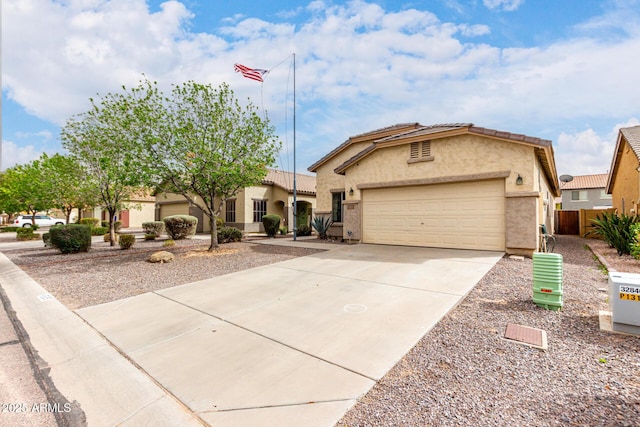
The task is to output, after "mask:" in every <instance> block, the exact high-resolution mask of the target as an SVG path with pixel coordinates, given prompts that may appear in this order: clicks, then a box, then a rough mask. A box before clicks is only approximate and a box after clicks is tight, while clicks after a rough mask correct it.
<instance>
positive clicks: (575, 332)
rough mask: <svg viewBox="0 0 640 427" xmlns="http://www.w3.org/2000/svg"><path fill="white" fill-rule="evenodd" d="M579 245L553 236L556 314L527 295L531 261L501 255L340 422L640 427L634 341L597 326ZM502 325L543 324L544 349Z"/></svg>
mask: <svg viewBox="0 0 640 427" xmlns="http://www.w3.org/2000/svg"><path fill="white" fill-rule="evenodd" d="M586 243H591V241H587V240H585V239H581V238H578V237H571V236H559V238H558V245H557V246H556V252H557V253H560V254H562V255H563V261H564V263H563V294H564V295H563V299H564V307H563V309H562V310H561V311H551V310H546V309H543V308H539V307H537V306H536V305H535V304H534V303H533V302H532V301H531V292H532V291H531V289H532V284H533V279H532V265H533V262H532V260H531V259H525V260H523V261H518V260H513V259H509V258H507V257H505V258H503V259H502V260H501V261H500V262H499V263H498V264H497V265H496V266H495V267H494V268H493V269H492V270H491V271H490V272H489V273H488V274H487V275H486V276H485V277H484V278H483V279H482V281H481V282H480V283H479V284H478V285H477V286H476V287H475V288H474V290H473V291H472V292H471V293H470V294H469V295H468V297H467V298H466V299H465V300H464V301H463V302H462V303H461V304H460V305H459V306H458V307H457V308H456V309H455V310H453V311H452V312H450V314H449V315H447V316H446V317H445V318H444V319H443V320H442V321H441V322H440V323H438V325H436V326H435V327H434V328H433V329H432V330H431V331H430V332H429V333H428V334H426V335H425V336H424V337H423V338H422V339H421V340H420V341H419V342H418V343H417V344H416V346H415V347H414V348H413V349H412V350H411V351H410V352H409V353H408V354H407V355H406V356H405V357H404V358H403V359H402V360H401V361H400V362H399V363H398V364H397V365H396V366H395V367H394V368H393V369H392V370H391V371H390V372H389V373H388V374H387V375H386V376H385V377H384V378H382V380H380V381H379V382H378V383H377V384H376V386H375V387H374V388H373V389H372V390H371V391H370V392H369V393H367V394H366V395H365V396H364V397H362V398H361V399H360V401H359V402H358V404H356V406H355V407H354V408H352V410H351V411H349V412H348V413H347V414H346V415H345V417H344V418H343V419H342V420H341V421H340V422H339V423H338V425H339V426H349V427H353V426H461V425H464V426H485V425H500V426H516V425H517V426H520V425H526V426H637V425H640V338H638V337H633V336H628V335H620V334H612V333H608V332H601V331H600V329H599V319H598V311H599V310H605V309H607V307H608V305H607V302H606V299H607V294H606V292H603V291H602V290H601V289H604V288H606V287H607V276H606V275H605V274H604V273H603V271H602V270H601V269H600V268H599V263H598V262H597V261H596V260H594V256H593V253H592V252H591V251H589V250H588V249H586V248H585V244H586ZM595 245H596V246H598V248H599V249H603V250H604V249H605V248H607V246H606V244H604V243H603V242H596V243H595ZM614 255H615V257H617V254H615V252H614ZM618 261H620V260H617V259H614V258H611V264H614V263H615V262H618ZM625 263H631V264H633V265H634V266H637V265H638V264H639V261H637V260H633V259H631V260H630V259H624V263H621V265H624V264H625ZM620 270H622V269H620ZM625 271H629V269H626V270H625ZM639 309H640V304H639ZM508 323H515V324H519V325H524V326H529V327H533V328H539V329H543V330H545V331H546V333H547V338H548V350H547V351H542V350H539V349H536V348H531V347H528V346H525V345H522V344H518V343H514V342H512V341H507V340H504V339H503V338H502V337H503V336H504V331H505V327H506V326H507V324H508Z"/></svg>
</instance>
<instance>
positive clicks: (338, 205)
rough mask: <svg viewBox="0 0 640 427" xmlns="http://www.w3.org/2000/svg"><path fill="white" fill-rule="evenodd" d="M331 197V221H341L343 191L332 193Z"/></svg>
mask: <svg viewBox="0 0 640 427" xmlns="http://www.w3.org/2000/svg"><path fill="white" fill-rule="evenodd" d="M331 196H332V199H331V218H332V219H333V222H342V201H343V200H344V191H343V192H341V193H333V194H332V195H331Z"/></svg>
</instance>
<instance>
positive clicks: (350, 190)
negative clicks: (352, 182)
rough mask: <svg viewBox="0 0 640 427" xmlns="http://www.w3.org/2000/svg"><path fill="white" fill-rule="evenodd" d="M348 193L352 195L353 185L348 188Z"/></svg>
mask: <svg viewBox="0 0 640 427" xmlns="http://www.w3.org/2000/svg"><path fill="white" fill-rule="evenodd" d="M349 195H350V196H353V187H351V188H350V189H349Z"/></svg>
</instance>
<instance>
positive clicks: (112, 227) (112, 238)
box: [109, 210, 116, 246]
mask: <svg viewBox="0 0 640 427" xmlns="http://www.w3.org/2000/svg"><path fill="white" fill-rule="evenodd" d="M115 215H116V212H115V210H114V211H113V212H112V211H109V246H115V245H116V223H115V221H114V220H113V217H114V216H115Z"/></svg>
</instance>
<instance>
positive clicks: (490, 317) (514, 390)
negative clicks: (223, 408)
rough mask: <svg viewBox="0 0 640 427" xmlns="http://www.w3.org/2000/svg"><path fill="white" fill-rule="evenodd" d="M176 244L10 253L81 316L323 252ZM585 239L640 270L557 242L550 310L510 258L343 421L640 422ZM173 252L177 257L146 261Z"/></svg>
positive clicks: (632, 366) (629, 349)
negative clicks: (538, 344)
mask: <svg viewBox="0 0 640 427" xmlns="http://www.w3.org/2000/svg"><path fill="white" fill-rule="evenodd" d="M177 243H178V244H177V245H176V246H175V247H172V248H164V247H162V243H161V242H144V241H138V242H136V245H135V246H134V248H133V249H131V250H127V251H123V250H120V249H119V248H111V247H109V246H108V244H106V243H105V244H103V243H97V244H95V243H94V245H93V246H92V249H91V251H90V252H89V253H85V254H77V255H61V254H58V253H57V252H56V251H54V250H51V249H44V248H41V247H34V248H31V249H19V250H17V249H16V250H7V251H3V252H4V253H5V254H6V255H7V256H8V257H9V258H10V259H11V260H12V261H13V262H14V263H16V264H17V265H18V266H20V267H21V268H22V269H23V270H25V271H26V272H27V273H28V274H29V275H30V276H31V277H33V278H34V279H35V280H36V281H37V282H38V283H40V284H41V285H42V286H43V287H45V288H46V289H47V290H48V291H49V292H51V293H52V294H53V295H54V296H55V297H56V298H58V299H59V300H60V301H62V302H63V303H64V304H65V305H67V306H68V307H69V308H71V309H75V308H79V307H84V306H88V305H94V304H99V303H103V302H107V301H112V300H116V299H119V298H123V297H126V296H131V295H137V294H140V293H143V292H148V291H151V290H155V289H162V288H165V287H169V286H175V285H180V284H183V283H188V282H193V281H197V280H201V279H205V278H207V277H211V276H215V275H221V274H226V273H230V272H233V271H238V270H242V269H246V268H251V267H255V266H259V265H265V264H269V263H273V262H278V261H282V260H286V259H290V258H293V257H297V256H303V255H307V254H312V253H315V252H318V251H317V250H314V249H303V248H288V247H277V246H271V245H259V244H255V243H250V242H242V243H233V244H226V245H223V246H222V247H221V248H222V250H221V251H219V252H218V253H215V254H208V253H206V252H204V249H206V247H207V246H208V245H207V242H206V241H202V240H200V241H198V240H187V241H178V242H177ZM587 244H589V245H591V246H592V247H593V248H594V250H595V251H596V252H598V253H599V254H600V255H601V256H602V257H603V259H604V260H605V264H606V265H607V267H608V268H615V269H617V270H620V271H627V272H637V273H640V261H637V260H635V259H633V258H631V257H618V256H617V254H616V253H615V251H611V250H609V248H608V247H607V245H606V244H605V243H604V242H594V241H591V240H589V241H588V240H585V239H581V238H578V237H571V236H559V237H558V244H557V246H556V252H557V253H560V254H562V255H563V258H564V263H563V269H564V274H563V292H564V295H563V297H564V307H563V309H562V310H561V311H551V310H546V309H543V308H540V307H537V306H536V305H535V304H534V303H533V302H532V300H531V289H532V260H531V259H527V258H525V259H524V260H516V259H511V258H509V257H504V258H503V259H502V260H501V261H499V262H498V264H497V265H496V266H495V267H494V268H493V269H492V270H491V271H490V272H489V273H488V274H487V275H486V276H485V277H484V278H483V279H482V280H481V281H480V283H479V284H478V285H477V286H476V287H475V288H474V289H473V290H472V291H471V293H470V294H469V295H468V296H467V298H466V299H464V300H463V301H462V302H461V303H460V305H458V307H456V308H455V309H454V310H453V311H451V312H450V313H449V314H448V315H447V316H446V317H445V318H444V319H443V320H442V321H441V322H439V323H438V324H437V325H436V326H435V327H434V328H433V329H432V330H431V331H430V332H429V333H428V334H426V335H425V336H424V337H423V338H422V339H421V340H420V341H419V342H418V343H417V344H416V345H415V347H414V348H413V349H412V350H411V351H410V352H409V353H408V354H407V355H406V356H405V357H404V358H403V359H402V360H401V361H400V362H399V363H398V364H397V365H396V366H395V367H394V368H393V369H392V370H391V371H390V372H389V373H388V374H387V375H386V376H384V377H383V378H382V379H381V380H380V381H379V382H378V383H377V384H376V386H375V387H374V388H373V389H372V390H371V391H370V392H369V393H367V394H366V395H365V396H363V397H362V398H361V399H360V400H359V402H358V403H357V404H356V405H355V406H354V407H353V408H352V409H351V410H350V411H349V412H348V413H347V414H346V415H345V416H344V418H343V419H342V420H340V421H339V422H338V426H345V427H346V426H348V427H353V426H463V425H464V426H484V425H500V426H513V425H527V426H534V425H535V426H558V425H562V426H565V425H576V426H585V425H586V426H637V425H640V421H639V420H640V338H639V337H634V336H629V335H621V334H613V333H609V332H604V331H601V330H600V328H599V316H598V312H599V310H606V309H608V304H607V293H606V292H605V289H606V287H607V276H606V275H605V273H604V272H603V270H604V269H603V267H602V266H601V265H600V263H599V262H598V261H597V258H596V257H595V256H594V254H593V252H592V251H591V250H589V248H587V246H586V245H587ZM165 249H166V250H169V251H171V252H173V253H174V254H175V255H176V260H175V261H174V262H172V263H167V264H151V263H148V262H145V260H146V259H147V258H148V256H149V255H150V254H151V253H152V252H154V251H158V250H165ZM638 305H639V310H640V303H639V304H638ZM509 323H514V324H518V325H524V326H528V327H533V328H539V329H542V330H545V331H546V333H547V338H548V349H547V351H542V350H539V349H536V348H532V347H528V346H526V345H522V344H518V343H514V342H512V341H507V340H505V339H503V336H504V332H505V328H506V326H507V324H509Z"/></svg>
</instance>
